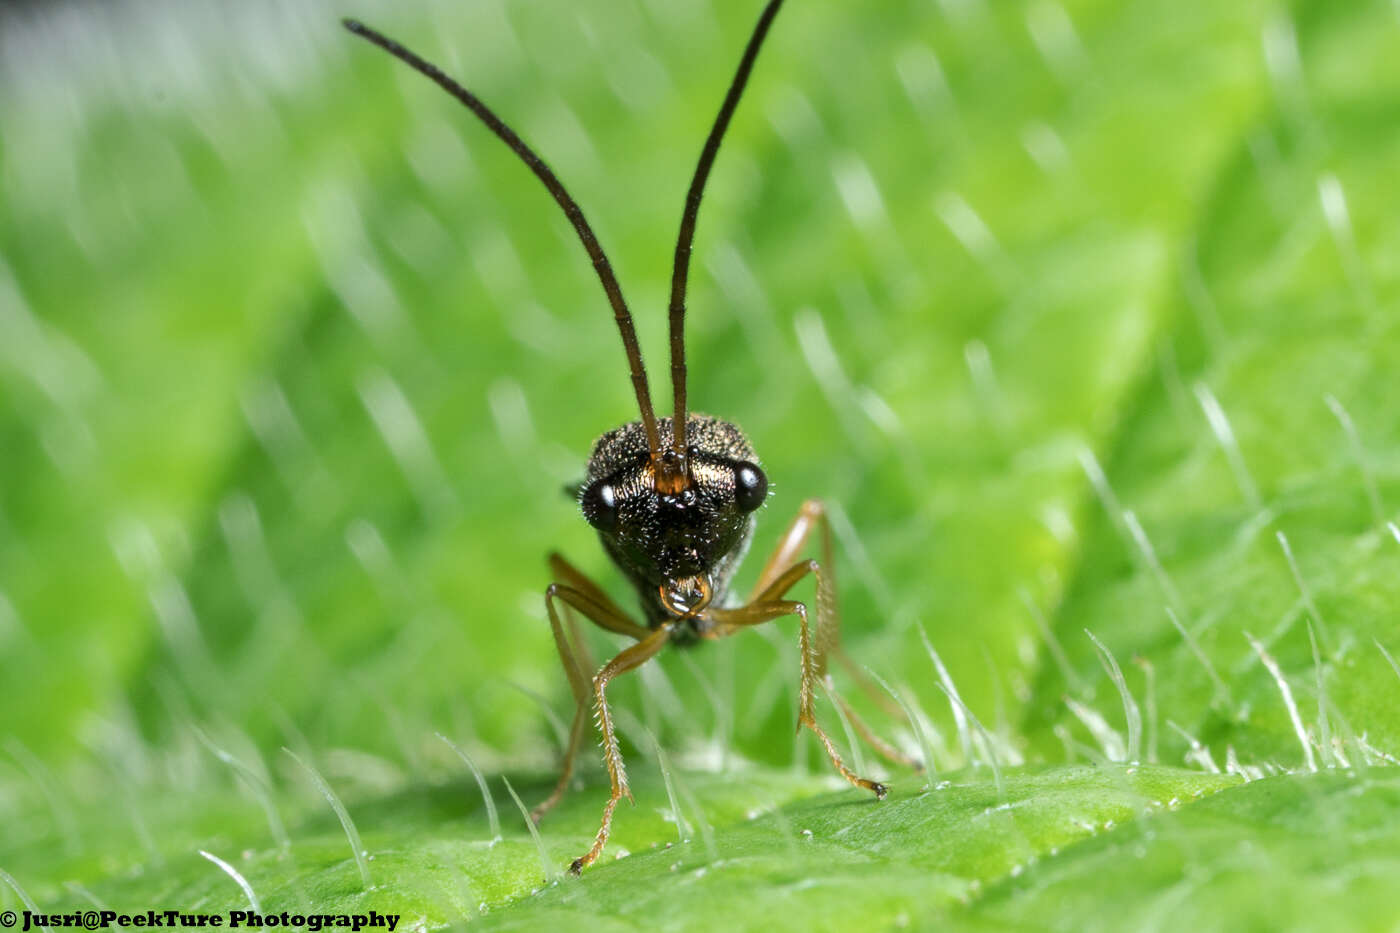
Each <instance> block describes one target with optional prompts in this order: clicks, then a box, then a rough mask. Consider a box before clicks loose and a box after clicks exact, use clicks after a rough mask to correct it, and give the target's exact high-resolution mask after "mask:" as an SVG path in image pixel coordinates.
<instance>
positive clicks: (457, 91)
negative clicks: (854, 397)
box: [345, 0, 918, 874]
mask: <svg viewBox="0 0 1400 933" xmlns="http://www.w3.org/2000/svg"><path fill="white" fill-rule="evenodd" d="M781 7H782V0H769V3H768V4H767V5H766V6H765V7H764V9H763V12H762V13H761V14H760V16H759V18H758V23H757V25H756V26H755V27H754V31H753V34H752V35H751V36H750V38H749V41H748V45H747V46H746V47H745V49H744V54H743V56H742V57H741V58H740V60H739V67H738V70H737V71H736V72H735V74H734V78H733V80H732V81H731V82H730V84H729V89H728V92H727V93H726V94H725V96H724V102H723V103H722V104H721V106H720V109H719V114H718V116H717V117H716V118H715V121H714V124H713V125H712V126H711V128H710V133H709V135H708V136H707V137H706V139H705V144H704V146H703V148H702V149H701V151H700V159H699V162H698V164H697V165H696V168H695V174H694V176H693V178H692V179H691V182H690V189H689V191H688V192H687V194H686V198H685V208H684V211H683V212H682V214H681V224H680V234H679V236H678V237H677V238H676V252H675V262H674V265H673V267H672V277H671V296H670V304H669V321H670V350H671V387H672V393H673V397H674V408H673V411H674V415H673V416H672V417H670V418H665V417H663V418H658V417H656V414H655V412H654V410H653V409H652V404H651V393H650V389H649V388H648V383H647V373H646V369H645V367H644V366H643V365H642V353H641V349H640V347H639V346H638V344H637V334H636V331H635V329H634V327H633V324H632V314H631V312H630V311H629V310H628V308H627V303H626V301H625V300H624V299H623V297H622V288H621V286H620V285H619V284H618V281H617V277H616V276H615V275H614V274H613V270H612V265H611V264H610V263H609V262H608V258H607V255H606V254H605V253H604V252H603V248H602V247H601V246H600V245H599V244H598V238H597V237H596V236H595V235H594V233H593V229H592V228H591V227H590V226H589V224H588V221H587V220H586V219H585V218H584V215H583V211H582V210H581V209H580V208H579V206H578V204H577V202H575V201H574V199H573V197H571V196H570V195H569V193H568V191H567V190H566V189H565V188H564V185H563V184H562V183H561V182H560V181H559V179H558V177H557V176H556V175H555V174H554V172H553V170H552V169H550V167H549V166H548V165H547V164H546V163H545V162H544V160H543V159H541V158H540V157H539V156H538V155H537V154H536V153H535V151H534V150H533V149H531V148H530V147H529V146H528V145H526V143H525V142H524V141H523V140H522V139H521V138H520V137H519V135H517V134H516V133H515V131H514V130H512V129H511V128H510V127H509V126H507V125H506V124H505V123H504V122H503V121H502V120H501V119H500V118H499V117H498V116H496V114H495V113H494V112H493V111H492V110H491V109H490V108H489V107H487V106H486V104H484V103H482V102H481V100H480V99H479V98H477V97H476V95H475V94H473V93H472V92H471V91H469V90H467V89H466V88H464V87H463V86H462V85H460V84H458V83H457V82H456V81H454V80H453V79H452V78H450V77H448V76H447V75H445V74H444V73H443V72H442V71H441V70H440V69H439V68H438V67H437V66H435V65H432V64H430V63H429V62H427V61H425V60H423V59H422V58H420V57H419V56H417V55H415V54H414V53H413V52H410V51H409V50H408V49H406V48H404V47H403V46H402V45H400V44H399V43H397V42H395V41H393V40H392V39H389V38H387V37H386V36H384V35H382V34H380V33H379V32H376V31H375V30H373V29H371V28H370V27H368V26H365V25H364V24H362V23H360V22H357V21H355V20H346V21H345V26H346V28H348V29H349V30H350V31H351V32H352V33H354V34H355V35H357V36H360V37H361V38H364V39H366V40H368V41H369V42H371V43H373V44H374V45H376V46H378V47H379V48H381V49H383V50H384V51H386V52H388V53H389V54H390V55H392V56H394V57H395V58H397V59H399V60H400V61H402V62H404V63H405V64H407V65H408V66H409V67H411V68H413V69H414V70H416V71H418V72H419V73H421V74H422V75H424V76H425V77H427V78H428V79H429V80H431V81H433V82H434V83H435V84H437V85H438V86H439V87H441V88H442V89H443V90H445V91H447V93H449V94H451V95H452V96H453V97H455V98H456V99H457V100H458V101H460V102H461V103H462V104H463V105H465V106H466V107H467V109H469V110H470V111H471V112H472V113H474V114H476V116H477V117H478V118H479V119H480V120H481V122H482V123H484V124H486V126H487V128H488V129H490V130H491V131H492V132H493V133H495V134H496V136H497V137H499V138H500V139H501V140H502V141H503V142H504V143H505V144H506V145H507V146H509V147H510V148H511V150H512V151H513V152H515V154H516V155H518V156H519V157H520V158H521V160H522V161H524V163H525V164H526V165H527V166H528V167H529V168H530V170H531V171H532V172H534V174H535V176H536V177H537V178H539V180H540V181H541V182H543V183H544V186H545V188H547V189H548V190H549V193H550V194H551V195H553V196H554V200H555V201H557V202H558V203H559V206H560V207H561V208H563V210H564V214H565V216H567V217H568V219H569V222H570V223H571V224H572V225H573V228H574V230H575V231H576V232H577V233H578V237H579V240H580V241H581V242H582V243H583V248H584V250H585V251H586V252H587V253H588V258H589V259H590V260H592V262H593V268H594V269H595V270H596V272H597V274H598V280H599V281H600V282H601V283H602V286H603V292H604V294H605V295H606V296H607V300H608V304H609V305H610V306H611V308H612V311H613V316H614V318H615V319H616V322H617V328H618V331H619V332H620V334H621V335H622V345H623V349H624V351H625V353H626V356H627V365H628V369H629V371H630V373H631V377H632V386H633V389H634V390H635V392H636V396H637V408H638V411H639V413H640V415H641V417H640V419H639V420H637V421H633V422H630V423H628V424H624V425H622V426H621V427H619V428H615V429H614V430H612V431H609V432H607V433H606V434H604V435H603V436H602V437H600V438H598V440H597V441H596V442H595V443H594V444H593V449H592V452H591V454H590V455H589V458H588V467H587V477H586V478H585V479H584V481H583V482H582V483H580V484H579V485H578V487H577V489H576V491H575V494H576V496H577V500H578V505H579V508H580V510H581V511H582V513H583V517H584V519H585V520H586V521H587V522H588V523H589V524H590V525H592V526H593V527H594V528H595V529H596V530H597V532H598V538H599V540H600V541H601V543H602V546H603V549H604V551H606V552H607V554H608V556H609V557H610V558H611V559H612V562H613V563H614V564H615V565H616V566H617V568H618V569H619V570H620V571H621V572H622V574H623V575H624V576H625V577H626V578H627V580H628V582H630V583H631V584H632V586H633V587H634V588H635V589H636V592H637V596H638V597H639V599H640V602H641V620H640V621H638V620H637V619H634V618H633V617H632V616H631V615H629V614H628V613H627V612H626V611H624V610H623V609H622V608H621V607H620V606H619V605H618V604H617V603H616V602H615V601H613V599H612V598H611V597H609V596H608V595H607V593H605V592H604V591H603V590H602V588H601V587H599V586H598V585H597V584H596V583H594V582H593V581H592V580H590V579H589V578H588V577H586V576H585V575H584V574H583V573H581V572H580V571H579V570H578V569H577V568H575V567H574V566H573V564H571V563H569V561H567V560H566V559H565V558H564V557H563V556H561V555H560V554H557V553H555V554H551V555H550V556H549V567H550V570H551V573H552V574H553V577H554V582H553V583H551V584H550V585H549V588H548V589H546V590H545V608H546V611H547V613H548V616H549V624H550V628H551V630H552V632H553V635H554V642H555V645H556V647H557V648H558V651H559V657H560V660H561V661H562V662H563V666H564V673H565V674H566V675H567V677H568V680H569V686H570V688H571V690H572V692H573V696H574V701H575V712H574V717H573V724H572V726H571V727H570V730H569V744H568V749H567V751H566V752H565V754H564V761H563V767H562V773H561V774H560V776H559V781H558V783H557V784H556V785H555V787H554V790H553V792H552V793H551V794H550V795H549V797H548V798H547V799H546V800H545V801H544V802H543V803H541V804H540V805H539V806H538V807H536V808H535V810H534V811H533V813H532V814H531V816H532V818H533V819H534V820H535V821H536V822H538V821H539V820H540V819H541V818H542V817H543V816H544V815H545V813H547V812H548V811H549V810H550V809H551V808H552V807H553V806H554V805H555V804H557V803H558V802H559V800H560V798H561V797H562V796H563V795H564V792H565V791H566V790H567V789H568V786H569V782H570V780H571V777H572V774H573V764H574V759H575V758H576V757H577V754H578V750H579V747H580V746H581V744H582V742H583V737H584V733H585V731H586V728H587V723H588V719H589V715H588V714H589V711H590V710H591V711H592V713H593V718H594V719H595V721H596V726H597V729H598V731H599V732H600V734H601V737H602V747H603V762H604V765H605V766H606V768H607V772H608V778H609V781H610V783H611V793H610V794H609V796H608V802H607V804H606V805H604V807H603V817H602V825H601V826H600V827H599V829H598V834H597V836H596V838H595V839H594V841H593V845H592V847H591V848H590V849H589V850H588V851H587V852H585V853H584V854H583V855H581V856H579V857H578V858H576V859H574V861H573V863H572V865H570V871H571V872H573V873H574V874H578V873H579V872H581V871H582V870H583V869H584V868H585V867H587V866H588V865H590V864H592V863H593V862H594V861H596V860H597V858H598V856H599V855H600V854H602V851H603V847H604V846H605V845H606V844H607V841H608V834H609V832H610V830H611V828H612V820H613V812H614V810H615V809H616V808H617V804H618V802H619V801H620V800H621V799H622V798H623V797H624V796H626V797H628V798H629V799H630V798H631V792H630V790H629V789H628V784H627V772H626V770H625V768H624V766H623V761H622V754H621V752H620V750H619V747H618V738H617V729H616V726H615V725H614V723H613V715H612V711H611V709H610V708H609V706H608V696H607V691H608V685H609V684H610V683H611V682H612V681H613V680H614V679H615V678H617V677H618V676H620V675H622V674H626V673H627V672H629V671H633V670H636V669H637V668H639V667H641V666H642V665H643V664H645V663H646V662H647V661H648V660H650V659H651V658H653V657H655V656H656V655H657V654H658V653H659V652H660V651H661V650H662V649H663V648H665V647H666V646H667V645H673V644H675V645H689V644H695V643H698V642H703V641H713V640H715V639H719V638H727V637H729V636H731V635H736V634H738V633H740V632H743V631H745V630H747V629H751V628H753V627H754V626H758V625H763V624H764V623H767V622H771V621H773V620H775V619H780V618H784V617H787V616H795V617H796V618H797V620H798V631H799V648H800V656H801V672H800V680H799V688H798V692H799V701H798V726H797V728H798V729H799V730H801V729H802V728H803V727H804V726H805V727H806V728H808V729H810V730H812V732H813V733H815V734H816V736H817V738H818V739H819V740H820V742H821V744H822V746H823V748H825V750H826V753H827V755H828V756H830V758H831V763H832V764H833V765H834V766H835V768H836V770H837V771H838V772H840V774H841V775H842V776H843V777H844V778H846V780H848V781H850V782H851V783H852V784H854V785H855V786H857V787H861V788H864V789H865V790H868V791H871V792H873V793H874V794H875V796H876V797H877V798H879V799H883V798H884V796H885V794H886V792H887V788H886V786H885V785H884V784H881V783H879V782H877V781H872V780H869V779H867V778H864V777H861V776H859V775H857V774H856V773H855V772H853V771H852V770H851V769H850V768H848V767H847V766H846V764H845V763H844V762H843V761H842V760H841V755H840V753H839V752H838V751H837V749H836V746H835V745H834V744H833V743H832V741H831V739H830V738H829V737H828V736H827V734H826V732H825V730H823V729H822V727H821V725H820V724H819V723H818V722H817V717H816V712H815V697H816V690H817V688H818V686H823V687H826V688H827V689H828V690H832V691H833V692H832V696H833V697H834V698H836V699H837V701H838V702H840V703H841V704H842V707H843V708H844V709H845V710H846V711H847V713H848V714H849V715H850V716H851V718H852V721H853V722H854V723H855V724H856V726H857V728H858V729H859V731H860V732H861V734H862V735H863V736H865V737H866V738H867V740H869V741H870V742H871V744H872V745H873V746H874V747H875V748H876V750H877V751H880V752H881V753H882V754H885V755H886V756H887V757H890V758H892V759H894V760H896V761H900V762H902V763H905V764H911V765H913V766H915V767H917V766H918V763H917V762H913V761H911V760H910V759H908V758H906V757H904V756H903V755H902V753H900V752H899V751H898V750H897V749H894V748H892V747H891V746H889V745H888V744H887V743H884V742H882V741H880V740H879V739H878V738H876V737H875V736H873V735H872V734H871V733H870V732H869V730H868V728H867V727H866V726H865V725H864V723H863V722H861V721H860V720H859V718H858V717H855V716H854V713H853V711H851V709H850V707H849V706H848V705H846V704H845V702H844V700H841V699H840V696H839V694H836V693H835V692H834V688H833V687H832V685H831V682H830V679H829V678H828V677H827V659H828V657H831V656H835V657H837V658H838V659H840V660H841V661H842V662H843V663H844V664H846V665H847V666H848V667H851V668H852V670H853V672H856V669H855V668H854V665H852V664H851V663H850V662H849V659H847V658H846V656H845V654H844V653H843V652H842V651H841V650H840V644H839V637H838V632H839V619H838V616H837V612H836V602H835V581H834V579H833V577H832V571H831V568H832V540H831V529H830V526H829V524H828V521H827V516H826V511H825V509H824V507H823V505H822V503H821V501H819V500H817V499H809V500H807V501H806V502H804V503H803V504H802V507H801V508H800V509H799V510H798V513H797V516H796V517H795V518H794V519H793V520H792V522H791V523H790V524H789V525H788V528H787V531H786V533H784V535H783V536H782V539H781V540H780V542H779V543H778V546H777V547H776V548H775V549H774V551H773V553H772V554H771V555H769V557H768V560H767V562H766V563H765V564H764V565H763V569H762V571H761V572H760V573H759V575H758V581H757V583H756V584H755V585H754V587H753V590H752V591H751V592H750V594H749V597H748V599H747V600H745V601H743V602H741V603H740V602H734V601H731V600H730V599H729V598H728V597H729V594H730V585H731V583H732V581H733V578H734V573H735V571H736V570H737V569H738V566H739V562H740V560H741V559H742V558H743V556H744V553H745V551H746V550H747V549H748V546H749V541H750V539H751V538H752V536H753V530H754V524H755V513H756V512H757V511H758V509H759V507H760V506H762V505H763V504H764V502H765V500H766V499H767V497H768V478H767V476H766V475H765V474H764V472H763V469H762V467H761V466H760V465H759V461H758V455H757V454H756V453H755V451H754V448H753V445H752V444H751V443H750V442H749V439H748V438H747V437H746V436H745V435H744V432H743V431H741V430H740V429H739V428H738V427H737V426H736V425H734V424H733V423H732V422H729V421H724V420H722V419H720V418H715V417H712V416H710V415H702V414H698V413H694V412H691V411H689V409H688V407H687V399H686V363H685V311H686V302H685V295H686V282H687V279H688V276H689V272H690V255H691V246H692V243H693V242H694V239H695V224H696V218H697V217H698V215H699V212H700V199H701V196H702V195H703V193H704V190H705V183H706V181H707V180H708V179H709V176H710V169H711V168H712V167H713V166H714V162H715V156H716V155H717V154H718V152H719V148H720V143H721V141H722V140H723V139H724V134H725V131H726V130H727V129H728V127H729V123H730V120H731V119H732V117H733V116H734V111H735V109H736V108H737V107H738V104H739V99H740V97H741V96H742V95H743V92H744V88H745V86H746V85H747V84H748V80H749V75H750V73H751V72H752V71H753V67H754V63H755V61H756V60H757V59H758V54H759V51H760V49H761V48H762V47H763V42H764V39H765V38H766V37H767V35H768V32H769V29H770V27H771V26H772V25H773V20H774V18H775V17H776V16H777V15H778V10H779V9H780V8H781ZM814 535H815V536H816V537H817V539H818V541H819V545H820V549H821V554H822V559H821V560H820V561H818V560H814V559H811V558H809V557H804V556H803V555H804V554H805V553H806V551H807V549H808V546H809V544H811V543H812V539H813V536H814ZM808 577H812V578H814V579H815V582H816V607H815V608H816V612H815V616H816V618H815V620H814V619H813V618H812V615H813V613H812V612H811V611H810V609H809V607H808V606H807V604H806V603H803V602H800V601H797V600H793V599H789V598H788V593H789V591H791V590H792V589H793V588H794V587H795V586H797V584H798V583H800V582H802V581H803V580H805V579H807V578H808ZM561 607H567V608H568V609H570V610H573V611H576V612H577V613H579V614H580V615H582V616H583V617H584V618H586V619H588V620H589V621H591V622H592V623H594V624H595V625H597V626H598V627H599V628H601V629H604V630H606V631H608V632H611V633H613V634H616V635H621V636H623V637H625V638H630V639H632V640H633V644H631V645H630V646H628V647H627V648H625V649H624V650H622V651H621V652H620V653H619V654H618V655H617V656H616V657H614V658H612V660H610V661H608V662H607V663H606V664H604V665H603V666H602V668H601V669H599V670H598V671H596V672H590V670H588V669H587V668H586V662H585V660H584V659H585V658H586V657H587V654H586V652H585V650H584V649H583V647H582V646H581V645H575V644H573V643H571V642H570V639H569V637H568V636H567V635H566V634H565V628H564V625H563V624H562V621H561V615H562V613H561Z"/></svg>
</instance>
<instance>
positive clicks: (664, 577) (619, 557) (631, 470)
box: [579, 414, 768, 611]
mask: <svg viewBox="0 0 1400 933" xmlns="http://www.w3.org/2000/svg"><path fill="white" fill-rule="evenodd" d="M657 427H658V428H659V429H660V433H661V437H662V441H663V449H665V446H664V445H665V444H666V443H668V442H670V440H671V439H672V433H671V432H672V423H671V419H670V418H662V419H661V420H660V421H659V422H658V424H657ZM686 437H687V440H688V441H689V448H688V450H687V456H686V458H685V462H686V468H687V473H686V475H685V478H684V480H683V481H682V482H680V483H667V482H666V481H665V480H664V479H663V480H662V481H660V482H658V471H657V469H656V466H655V464H654V463H653V461H652V458H651V451H650V448H649V446H648V444H647V437H646V433H645V430H644V428H643V426H642V424H641V422H632V423H631V424H626V425H623V426H622V427H620V428H618V429H616V430H614V431H609V432H608V433H607V434H604V435H603V436H602V437H600V438H598V440H597V442H596V443H595V444H594V445H593V453H592V455H591V456H590V457H589V459H588V478H587V479H586V480H585V481H584V483H583V484H582V486H581V487H580V488H579V507H580V508H581V509H582V510H583V517H584V518H585V519H587V520H588V523H589V524H590V525H592V526H593V527H594V528H596V529H597V530H598V536H599V537H600V538H601V539H602V542H603V546H604V547H605V548H606V549H607V551H608V553H609V554H610V555H612V557H613V559H614V560H615V561H616V562H617V563H618V565H619V566H620V567H622V569H623V570H624V571H626V573H627V575H628V576H629V577H630V578H631V579H632V581H633V583H635V584H636V585H637V587H638V589H639V590H641V591H642V593H643V594H644V595H647V594H653V593H655V594H659V597H658V598H659V605H660V607H661V608H662V609H666V608H668V607H670V608H673V609H674V608H690V609H692V610H696V611H698V610H699V609H700V608H703V605H701V604H708V603H709V602H711V600H713V599H718V598H719V597H720V596H722V595H723V593H724V591H725V589H726V588H727V587H728V584H729V577H730V575H731V573H732V571H733V569H734V566H735V564H737V562H738V559H739V558H740V557H741V556H742V555H743V552H744V549H745V548H746V547H747V546H748V541H749V535H750V534H751V533H752V531H753V524H754V519H753V513H754V512H755V511H756V510H757V509H758V507H759V506H761V505H762V504H763V501H764V499H765V498H766V497H767V494H768V480H767V478H766V477H765V476H764V475H763V471H762V470H761V469H760V468H759V466H758V463H757V462H756V461H757V458H756V457H755V455H754V451H753V447H752V446H750V444H749V441H748V438H746V437H745V436H744V433H743V432H742V431H740V430H739V429H738V428H737V427H735V426H734V425H732V424H730V423H729V422H727V421H721V420H719V419H718V418H712V417H710V416H708V415H695V414H692V415H691V416H690V417H689V418H688V419H686ZM668 453H669V451H668ZM662 472H664V470H663V471H662ZM675 486H679V488H673V487H675ZM658 487H660V488H658Z"/></svg>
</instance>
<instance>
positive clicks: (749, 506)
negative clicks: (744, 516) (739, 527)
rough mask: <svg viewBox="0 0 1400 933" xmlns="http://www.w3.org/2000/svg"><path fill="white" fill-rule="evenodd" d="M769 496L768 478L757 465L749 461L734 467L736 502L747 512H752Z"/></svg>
mask: <svg viewBox="0 0 1400 933" xmlns="http://www.w3.org/2000/svg"><path fill="white" fill-rule="evenodd" d="M767 496H768V477H766V476H764V475H763V471H762V470H760V469H759V468H758V466H757V465H756V464H753V463H748V462H747V461H744V462H741V463H738V464H736V465H735V467H734V502H735V503H736V504H737V505H738V506H739V508H741V509H743V510H744V511H745V512H752V511H753V510H754V509H756V508H758V507H759V506H760V505H762V504H763V500H764V499H765V498H767Z"/></svg>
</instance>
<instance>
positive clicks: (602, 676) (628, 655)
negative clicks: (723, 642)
mask: <svg viewBox="0 0 1400 933" xmlns="http://www.w3.org/2000/svg"><path fill="white" fill-rule="evenodd" d="M670 639H671V625H670V623H666V624H664V625H662V626H661V627H660V628H658V629H656V630H655V631H653V632H651V633H650V634H649V635H647V637H646V638H643V639H642V640H641V641H639V642H637V644H635V645H632V646H631V647H630V648H625V649H623V650H622V651H621V652H620V653H619V654H618V655H617V657H615V658H613V659H612V660H611V661H609V662H608V663H607V664H605V665H603V669H602V670H601V671H599V672H598V675H597V676H596V677H594V678H593V697H594V701H595V704H596V705H595V707H594V711H595V712H596V714H597V719H598V730H599V731H600V732H602V733H603V762H604V764H606V765H607V768H608V778H609V779H610V780H611V781H612V793H611V794H610V795H609V797H608V802H607V804H606V805H605V806H604V807H603V825H602V826H600V827H599V828H598V836H597V838H595V839H594V840H593V848H591V849H589V850H588V851H587V852H585V853H584V854H583V855H581V856H579V857H578V858H576V859H574V861H573V864H572V865H570V866H569V871H571V872H573V873H574V874H575V875H577V874H578V873H579V872H581V871H583V869H584V868H586V867H587V866H589V865H591V864H593V862H594V861H595V860H596V859H597V858H598V856H599V855H600V854H601V853H602V851H603V846H604V845H606V844H607V841H608V833H610V832H611V831H612V818H613V811H614V810H615V809H617V802H618V801H619V800H621V799H622V795H623V794H626V795H627V797H628V798H629V799H630V798H631V796H632V792H631V791H630V790H629V789H628V787H627V772H626V770H625V769H624V768H623V766H622V753H621V752H619V751H618V748H617V732H616V731H615V730H614V728H613V721H612V711H611V710H609V709H608V697H607V689H608V681H610V680H612V679H613V678H614V677H616V676H617V675H618V674H625V673H627V672H628V671H630V670H635V669H636V668H638V667H641V666H642V665H643V664H645V663H646V662H647V661H649V660H651V658H652V657H654V656H655V655H656V653H657V652H659V651H660V650H661V649H662V648H664V647H666V643H667V642H668V641H670Z"/></svg>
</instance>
